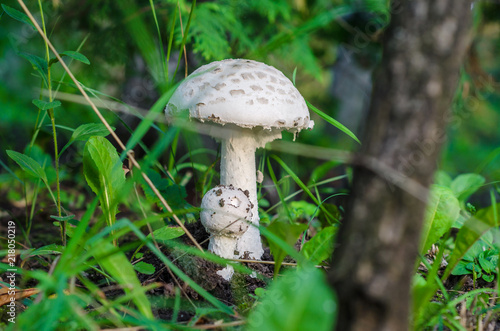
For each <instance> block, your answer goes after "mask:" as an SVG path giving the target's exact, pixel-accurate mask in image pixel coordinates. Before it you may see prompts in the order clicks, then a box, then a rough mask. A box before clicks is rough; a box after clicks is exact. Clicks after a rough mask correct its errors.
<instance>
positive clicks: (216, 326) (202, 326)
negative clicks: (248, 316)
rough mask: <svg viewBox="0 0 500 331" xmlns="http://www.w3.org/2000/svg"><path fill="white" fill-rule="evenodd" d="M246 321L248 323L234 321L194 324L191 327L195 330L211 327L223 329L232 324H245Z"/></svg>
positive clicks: (209, 328)
mask: <svg viewBox="0 0 500 331" xmlns="http://www.w3.org/2000/svg"><path fill="white" fill-rule="evenodd" d="M246 323H247V322H246V321H234V322H228V323H220V324H205V325H195V326H192V327H191V328H193V329H195V330H211V329H221V328H227V327H231V326H238V325H244V324H246Z"/></svg>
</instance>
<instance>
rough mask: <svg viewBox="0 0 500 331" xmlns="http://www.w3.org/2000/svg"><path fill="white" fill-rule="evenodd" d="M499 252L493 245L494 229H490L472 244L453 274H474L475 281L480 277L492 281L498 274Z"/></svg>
mask: <svg viewBox="0 0 500 331" xmlns="http://www.w3.org/2000/svg"><path fill="white" fill-rule="evenodd" d="M495 233H498V232H497V231H495ZM499 253H500V251H499V250H498V248H497V247H495V246H494V245H493V231H489V232H487V233H486V234H484V235H483V236H482V237H481V239H480V240H478V241H477V242H475V243H474V245H472V247H471V248H470V249H469V250H468V251H467V253H465V255H464V256H463V257H462V260H460V262H458V264H457V266H456V267H455V269H453V271H452V272H451V274H452V275H472V276H473V279H474V283H476V280H477V279H479V278H482V279H483V280H484V281H486V282H492V281H493V280H494V279H495V275H497V274H498V255H499Z"/></svg>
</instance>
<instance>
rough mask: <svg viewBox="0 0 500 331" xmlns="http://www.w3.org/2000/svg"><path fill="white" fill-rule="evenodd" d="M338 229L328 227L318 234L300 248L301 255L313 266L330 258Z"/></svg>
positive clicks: (333, 226)
mask: <svg viewBox="0 0 500 331" xmlns="http://www.w3.org/2000/svg"><path fill="white" fill-rule="evenodd" d="M337 230H338V227H337V226H335V225H332V226H328V227H326V228H324V229H323V230H321V231H320V232H318V233H317V234H316V235H315V236H314V237H312V239H311V240H309V241H308V242H306V243H305V244H304V246H303V247H302V253H303V254H304V255H305V257H306V258H308V259H309V261H311V262H312V263H314V264H318V263H320V262H321V261H324V260H326V259H328V258H329V257H330V255H331V254H332V253H333V244H334V238H335V234H336V233H337Z"/></svg>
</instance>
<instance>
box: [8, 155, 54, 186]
mask: <svg viewBox="0 0 500 331" xmlns="http://www.w3.org/2000/svg"><path fill="white" fill-rule="evenodd" d="M6 152H7V155H8V156H9V157H10V158H11V159H12V160H14V161H15V162H16V163H17V164H18V165H19V166H20V167H21V169H23V170H24V171H26V172H27V173H28V174H29V175H31V176H34V177H37V178H40V179H41V180H42V181H44V182H45V183H47V175H46V174H45V170H43V168H42V166H40V164H39V163H38V162H36V161H35V160H33V159H32V158H31V157H29V156H27V155H24V154H21V153H19V152H16V151H10V150H8V151H6Z"/></svg>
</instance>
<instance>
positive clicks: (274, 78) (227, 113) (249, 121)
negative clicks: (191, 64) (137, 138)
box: [165, 59, 314, 132]
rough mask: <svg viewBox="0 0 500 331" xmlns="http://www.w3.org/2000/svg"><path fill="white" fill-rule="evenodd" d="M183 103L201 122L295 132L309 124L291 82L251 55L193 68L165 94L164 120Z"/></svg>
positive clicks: (190, 113)
mask: <svg viewBox="0 0 500 331" xmlns="http://www.w3.org/2000/svg"><path fill="white" fill-rule="evenodd" d="M186 109H188V110H189V117H190V118H195V119H198V120H199V121H201V122H204V121H210V122H214V123H219V124H222V125H224V124H229V123H232V124H235V125H237V126H240V127H244V128H253V127H262V128H265V129H272V128H278V129H281V130H288V131H294V132H298V131H300V130H302V129H306V128H312V126H313V125H314V122H313V121H311V120H310V118H309V110H308V109H307V106H306V103H305V101H304V98H303V97H302V96H301V95H300V93H299V91H298V90H297V89H296V88H295V86H293V84H292V82H291V81H290V80H289V79H288V78H287V77H286V76H285V75H283V73H282V72H281V71H279V70H277V69H276V68H273V67H271V66H268V65H266V64H264V63H260V62H256V61H252V60H244V59H228V60H222V61H216V62H212V63H209V64H206V65H204V66H202V67H200V68H198V69H197V70H196V71H194V72H193V73H192V74H191V75H190V76H189V77H188V78H187V79H186V80H185V81H184V82H182V83H181V84H180V85H179V87H178V88H177V90H176V91H175V92H174V94H173V95H172V97H171V98H170V101H169V103H168V104H167V107H166V109H165V113H166V116H167V120H169V121H171V120H172V119H173V118H174V117H175V116H176V115H177V114H178V113H179V112H181V111H183V110H186Z"/></svg>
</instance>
